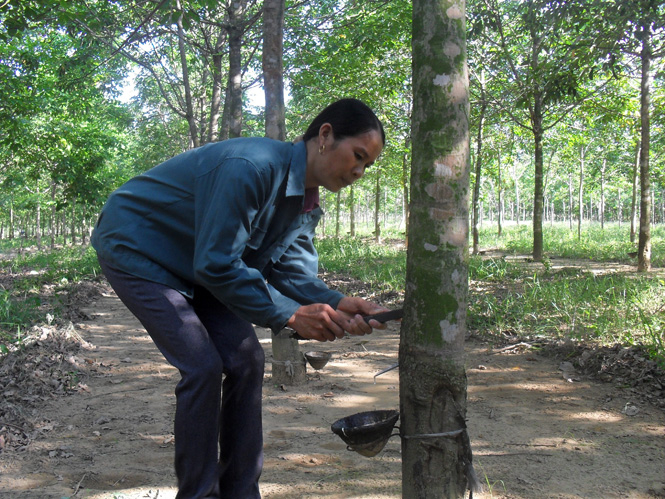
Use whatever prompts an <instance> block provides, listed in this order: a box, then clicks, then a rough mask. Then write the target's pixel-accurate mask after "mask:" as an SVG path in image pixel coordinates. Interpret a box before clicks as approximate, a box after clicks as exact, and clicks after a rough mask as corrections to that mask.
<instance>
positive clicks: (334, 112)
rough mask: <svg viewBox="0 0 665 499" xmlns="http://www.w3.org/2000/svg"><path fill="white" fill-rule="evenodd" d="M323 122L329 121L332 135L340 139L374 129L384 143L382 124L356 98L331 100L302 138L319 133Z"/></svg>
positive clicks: (307, 138)
mask: <svg viewBox="0 0 665 499" xmlns="http://www.w3.org/2000/svg"><path fill="white" fill-rule="evenodd" d="M324 123H330V125H332V129H333V137H334V138H335V140H340V139H343V138H345V137H356V136H357V135H361V134H363V133H365V132H369V131H371V130H376V131H377V132H379V133H380V134H381V140H382V141H383V144H384V145H385V143H386V134H385V132H384V131H383V125H382V124H381V121H380V120H379V118H377V117H376V114H374V111H372V110H371V109H370V108H369V106H367V104H365V103H364V102H362V101H359V100H358V99H340V100H338V101H337V102H333V103H332V104H330V105H329V106H328V107H326V108H325V109H324V110H323V111H321V112H320V113H319V115H318V116H317V117H316V118H314V120H313V121H312V122H311V123H310V125H309V127H308V128H307V131H306V132H305V135H303V140H304V141H305V142H307V141H308V140H309V139H311V138H313V137H316V136H317V135H318V134H319V129H320V128H321V125H323V124H324Z"/></svg>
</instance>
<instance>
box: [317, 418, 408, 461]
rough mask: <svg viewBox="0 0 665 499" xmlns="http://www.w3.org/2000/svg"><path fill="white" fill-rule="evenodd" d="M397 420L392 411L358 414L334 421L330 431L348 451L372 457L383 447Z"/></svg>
mask: <svg viewBox="0 0 665 499" xmlns="http://www.w3.org/2000/svg"><path fill="white" fill-rule="evenodd" d="M398 419H399V412H398V411H393V410H387V411H367V412H359V413H358V414H353V415H352V416H347V417H345V418H342V419H339V420H337V421H335V422H334V423H333V424H332V426H331V427H330V429H331V430H332V431H333V433H335V434H336V435H339V437H340V438H341V439H342V440H344V442H345V443H346V445H347V446H348V449H349V450H352V451H355V452H357V453H358V454H360V455H362V456H365V457H373V456H375V455H377V454H378V453H379V452H381V450H382V449H383V448H384V447H385V445H386V443H387V442H388V439H389V438H390V437H391V436H392V433H393V428H394V427H395V423H397V420H398Z"/></svg>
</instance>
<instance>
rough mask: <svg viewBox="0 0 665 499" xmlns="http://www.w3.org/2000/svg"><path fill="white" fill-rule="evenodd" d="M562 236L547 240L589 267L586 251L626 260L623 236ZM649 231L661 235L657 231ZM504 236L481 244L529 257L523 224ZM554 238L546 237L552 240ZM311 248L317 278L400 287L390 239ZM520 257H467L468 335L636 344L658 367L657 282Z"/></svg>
mask: <svg viewBox="0 0 665 499" xmlns="http://www.w3.org/2000/svg"><path fill="white" fill-rule="evenodd" d="M565 232H566V231H565V230H564V229H563V228H559V229H556V230H555V231H554V232H553V234H552V235H553V236H554V235H557V236H558V237H560V238H562V239H563V241H564V242H562V243H561V244H560V247H561V248H568V253H569V256H570V258H574V259H576V260H581V261H582V263H583V262H585V261H587V262H588V261H590V260H591V259H590V258H589V256H588V255H587V251H591V252H593V253H594V254H595V255H596V258H598V259H599V260H602V261H612V260H613V258H614V257H615V256H620V257H621V258H620V260H619V261H624V262H625V260H626V258H627V256H626V255H625V254H623V253H621V251H622V250H621V248H623V246H622V245H621V244H620V243H619V242H618V241H617V239H621V238H624V237H625V234H624V232H623V229H622V230H621V231H620V230H618V228H617V230H610V231H608V232H606V233H605V235H604V238H603V242H602V243H601V242H595V243H593V236H594V235H595V236H596V237H600V236H599V235H598V232H600V231H599V230H598V232H596V230H595V229H593V230H590V234H589V235H588V240H586V239H585V240H583V242H581V243H579V244H577V245H576V242H577V236H576V235H575V236H574V237H570V238H566V237H564V236H565ZM656 232H657V237H662V234H661V231H660V230H658V231H656ZM504 235H505V239H498V238H496V236H495V235H494V233H493V231H490V230H488V229H485V230H484V231H482V232H481V243H482V245H483V246H485V247H487V246H490V245H491V246H493V247H495V248H497V249H499V250H505V249H506V246H510V247H511V248H512V249H511V251H514V252H516V253H519V254H529V249H528V248H529V245H530V238H531V234H530V230H529V229H528V228H527V227H526V226H513V227H510V228H509V230H507V231H506V232H505V233H504ZM558 237H550V238H549V239H550V240H553V241H556V240H557V239H558ZM569 239H570V240H569ZM502 242H505V243H506V246H502ZM316 246H317V249H318V251H319V258H320V265H321V270H322V272H324V273H325V272H332V273H336V274H343V275H350V276H352V277H353V278H355V279H359V280H361V281H363V282H364V283H366V284H367V285H368V286H370V287H371V288H373V289H376V290H381V291H385V290H396V291H399V290H403V289H404V275H405V272H406V270H405V269H406V251H405V249H404V247H403V246H400V245H395V244H394V241H393V243H392V244H391V243H384V244H377V243H375V242H374V240H373V239H370V238H368V237H366V238H361V237H356V238H350V237H345V238H341V239H336V238H331V237H327V238H322V239H318V240H317V242H316ZM617 248H619V249H617ZM509 256H510V255H509ZM596 258H594V260H596ZM520 260H521V259H515V260H512V259H511V258H486V257H482V256H472V257H471V258H470V260H469V279H470V281H471V293H470V295H469V316H468V328H469V329H470V330H474V331H476V332H478V333H480V334H481V335H483V336H484V337H486V338H488V339H490V340H491V339H493V338H495V339H497V340H498V341H503V340H505V338H506V336H508V337H521V338H525V339H538V338H548V339H563V338H572V339H576V340H584V341H589V342H594V343H597V344H601V345H605V344H613V343H620V344H624V345H633V346H637V345H639V346H641V347H643V348H644V350H645V352H647V354H648V355H650V356H652V357H653V358H654V359H656V360H657V361H659V362H663V363H665V337H664V336H663V335H664V332H665V282H664V281H663V280H662V278H659V277H655V276H648V275H646V276H645V275H637V274H633V273H628V274H620V273H608V274H604V275H596V274H594V273H592V272H590V271H584V270H580V268H579V266H573V265H572V264H571V266H569V267H565V268H555V267H554V266H553V262H552V261H551V260H548V264H547V265H545V263H543V264H542V265H539V266H535V267H534V266H529V265H528V262H525V261H524V260H521V261H520ZM615 261H616V260H615ZM625 263H627V262H625ZM610 268H611V267H610ZM534 269H535V270H534Z"/></svg>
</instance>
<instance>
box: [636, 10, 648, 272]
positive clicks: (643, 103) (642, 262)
mask: <svg viewBox="0 0 665 499" xmlns="http://www.w3.org/2000/svg"><path fill="white" fill-rule="evenodd" d="M650 37H651V31H650V29H649V25H648V23H646V22H645V23H644V26H643V33H642V54H641V58H642V78H641V85H640V121H641V125H642V126H641V141H642V147H641V149H640V237H639V245H638V250H637V270H638V271H639V272H646V271H648V270H650V269H651V224H650V222H651V182H650V179H649V147H650V133H651V129H650V126H651V120H650V117H651V116H650V110H649V107H650V101H651V96H650V86H651V74H650V73H651V47H650Z"/></svg>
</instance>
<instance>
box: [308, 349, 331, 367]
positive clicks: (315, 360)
mask: <svg viewBox="0 0 665 499" xmlns="http://www.w3.org/2000/svg"><path fill="white" fill-rule="evenodd" d="M331 356H332V354H331V353H330V352H306V353H305V358H306V359H307V362H309V365H310V366H312V367H313V368H314V369H316V370H317V371H318V370H319V369H323V367H324V366H325V365H326V364H327V363H328V361H329V360H330V357H331Z"/></svg>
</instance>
